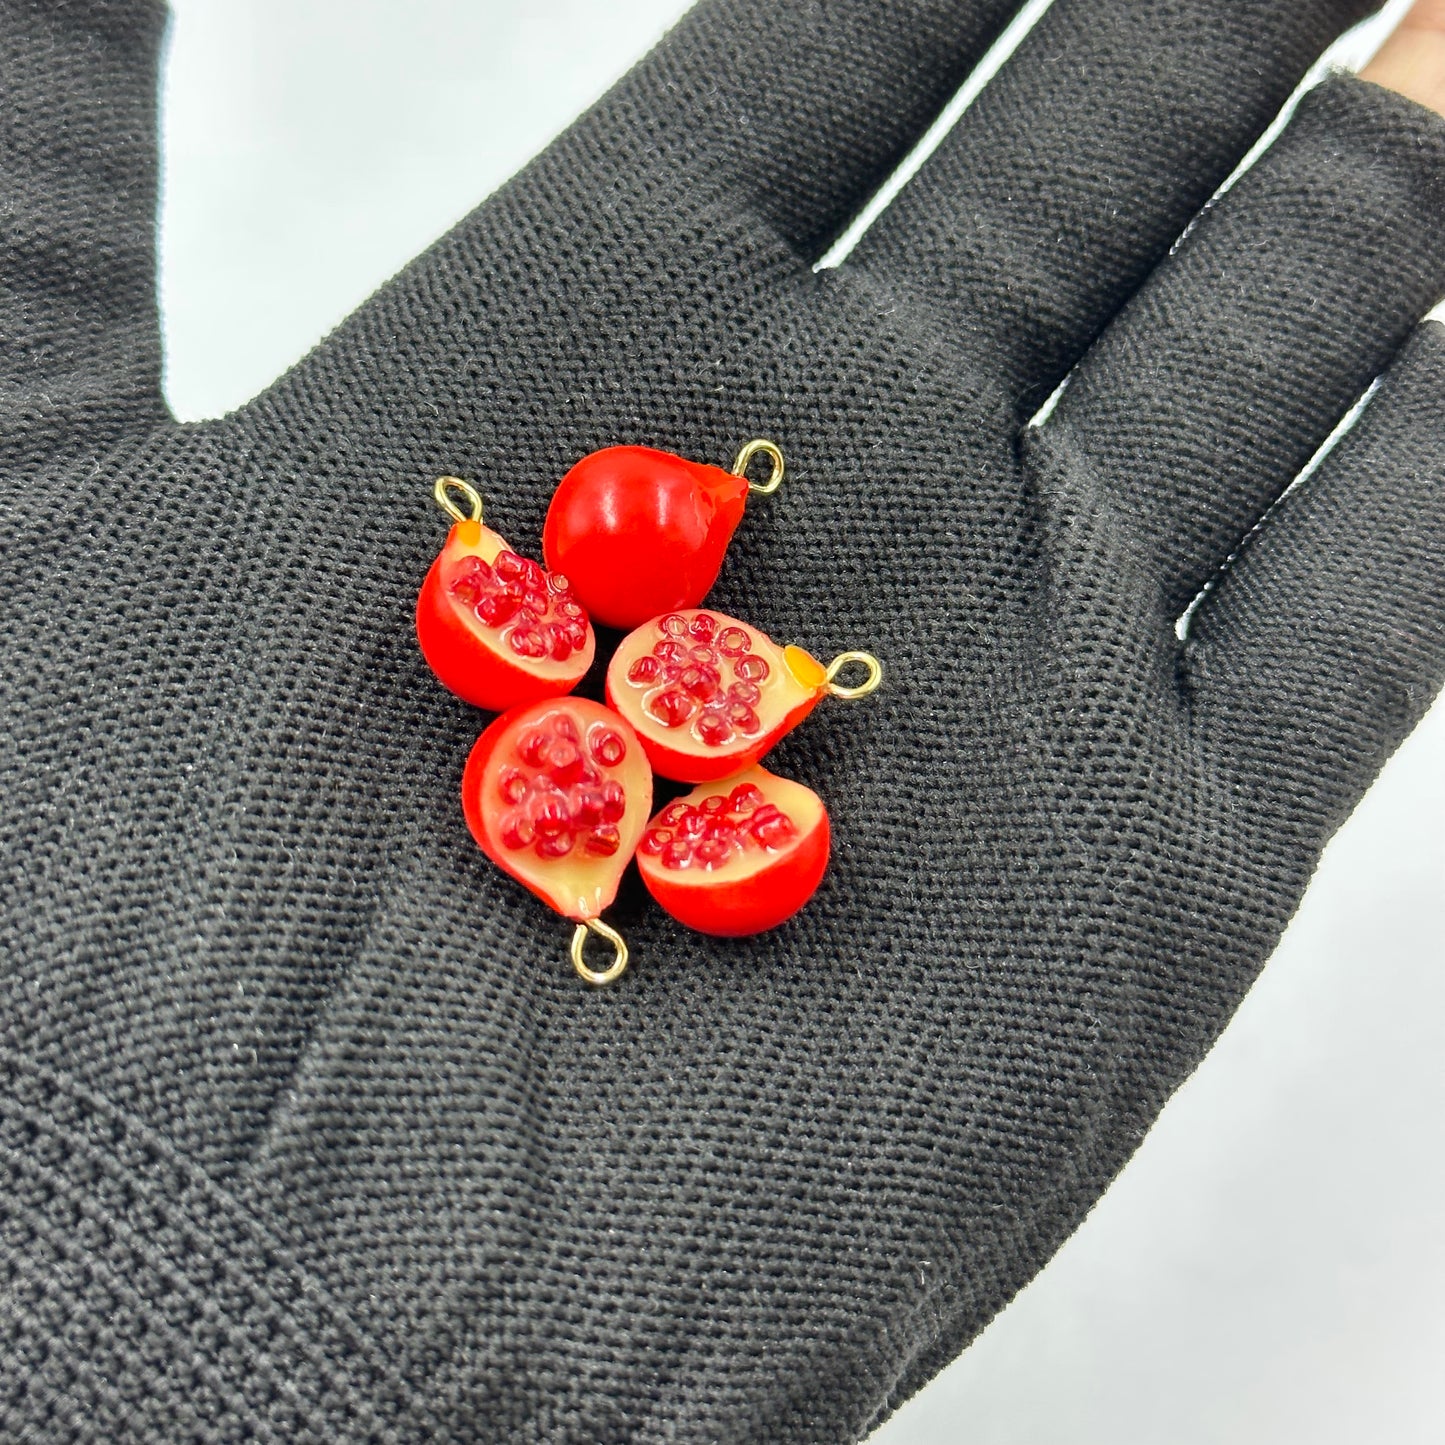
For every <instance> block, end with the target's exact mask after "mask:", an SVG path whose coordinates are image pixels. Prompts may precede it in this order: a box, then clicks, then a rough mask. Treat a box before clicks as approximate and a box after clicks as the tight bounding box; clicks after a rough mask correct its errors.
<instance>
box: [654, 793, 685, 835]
mask: <svg viewBox="0 0 1445 1445" xmlns="http://www.w3.org/2000/svg"><path fill="white" fill-rule="evenodd" d="M692 812H693V810H692V809H691V808H689V807H688V805H687V804H686V803H684V802H683V801H682V800H681V799H679V800H678V801H677V802H675V803H669V804H668V805H667V807H665V808H664V809H663V810H662V812H661V813H659V814H658V817H657V821H658V823H659V824H660V825H661V826H662V827H664V828H675V827H677V825H678V824H679V823H680V822H682V820H683V819H684V818H689V817H691V816H692Z"/></svg>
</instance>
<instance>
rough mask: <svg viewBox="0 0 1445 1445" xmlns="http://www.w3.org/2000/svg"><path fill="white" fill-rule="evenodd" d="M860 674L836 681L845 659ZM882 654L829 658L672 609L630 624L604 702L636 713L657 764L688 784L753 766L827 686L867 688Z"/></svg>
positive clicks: (836, 692)
mask: <svg viewBox="0 0 1445 1445" xmlns="http://www.w3.org/2000/svg"><path fill="white" fill-rule="evenodd" d="M853 664H856V665H858V666H860V667H862V668H864V669H865V676H864V679H863V681H862V682H860V683H858V684H857V685H856V686H853V687H845V686H843V685H841V684H840V683H838V682H837V681H835V679H836V677H837V675H838V673H839V672H840V671H841V670H842V669H843V668H844V667H847V666H849V665H853ZM882 680H883V668H882V666H881V665H880V663H879V662H878V659H877V658H876V657H874V656H872V654H871V653H867V652H844V653H842V654H840V655H839V656H838V657H835V658H834V659H833V661H832V662H830V663H829V664H828V665H827V666H826V667H825V666H824V665H823V664H822V663H821V662H819V661H818V659H817V658H815V657H813V656H811V655H810V654H809V653H807V652H805V651H804V650H803V649H802V648H801V647H779V646H778V645H777V643H775V642H773V641H772V640H771V639H770V638H769V637H768V636H767V635H766V634H764V633H762V632H759V631H758V629H757V628H756V627H749V626H748V625H747V624H746V623H743V622H739V621H738V620H737V619H736V618H734V617H725V616H723V614H722V613H720V612H705V611H700V610H697V609H692V610H689V611H685V612H668V613H665V614H664V615H663V616H661V617H657V618H654V619H653V620H652V621H651V622H648V623H646V624H645V625H644V626H642V627H639V628H637V629H636V630H635V631H633V632H630V633H629V634H628V635H627V636H626V637H624V638H623V639H622V641H621V642H620V643H619V644H618V646H617V651H616V652H615V653H614V654H613V657H612V662H611V665H610V666H609V667H608V669H607V701H608V703H609V704H610V705H611V707H612V708H613V709H615V710H616V712H618V713H619V714H620V715H621V716H622V717H624V718H626V719H627V721H628V722H630V723H631V724H632V726H633V728H634V729H635V730H636V732H637V735H638V737H639V738H640V739H641V740H642V746H643V747H644V748H645V749H646V750H647V756H648V759H649V761H650V762H651V763H652V767H653V771H654V772H657V773H660V774H661V775H662V776H663V777H664V778H675V779H676V780H677V781H678V782H682V783H703V782H709V781H711V780H712V779H714V778H726V777H730V776H731V775H732V774H733V773H737V772H741V771H742V770H743V769H744V768H748V767H751V766H752V764H753V763H755V762H757V761H758V759H759V758H761V757H762V756H763V754H764V753H766V752H767V750H768V749H769V748H770V747H772V746H773V744H774V743H775V742H777V741H778V739H779V738H781V737H782V736H783V734H784V733H787V732H789V731H791V729H793V728H794V727H796V726H797V725H798V723H800V722H801V721H802V720H803V719H804V718H805V717H806V716H807V715H808V714H809V713H810V712H812V710H813V709H814V708H815V707H816V706H817V705H818V702H819V701H820V700H821V699H822V698H823V697H824V696H827V695H831V696H833V697H841V698H857V697H866V696H867V695H868V694H869V693H870V692H873V691H874V690H875V689H876V688H877V687H878V685H879V683H880V682H881V681H882Z"/></svg>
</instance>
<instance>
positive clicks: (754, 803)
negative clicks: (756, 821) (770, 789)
mask: <svg viewBox="0 0 1445 1445" xmlns="http://www.w3.org/2000/svg"><path fill="white" fill-rule="evenodd" d="M763 802H764V799H763V790H762V789H761V788H760V787H758V785H757V784H756V783H739V784H738V785H737V787H735V788H734V789H733V790H732V792H731V793H729V794H728V811H729V812H732V813H751V812H752V811H753V809H754V808H761V807H762V805H763Z"/></svg>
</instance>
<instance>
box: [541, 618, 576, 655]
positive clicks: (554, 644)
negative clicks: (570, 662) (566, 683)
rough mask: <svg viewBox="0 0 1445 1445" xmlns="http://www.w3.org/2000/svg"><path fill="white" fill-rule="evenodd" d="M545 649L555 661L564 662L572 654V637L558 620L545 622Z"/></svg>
mask: <svg viewBox="0 0 1445 1445" xmlns="http://www.w3.org/2000/svg"><path fill="white" fill-rule="evenodd" d="M547 650H548V651H549V652H550V653H551V654H552V658H553V661H555V662H566V661H567V659H568V658H569V657H571V656H572V639H571V638H570V637H569V636H568V635H567V629H566V627H564V626H563V625H562V624H561V623H560V622H549V623H548V624H547Z"/></svg>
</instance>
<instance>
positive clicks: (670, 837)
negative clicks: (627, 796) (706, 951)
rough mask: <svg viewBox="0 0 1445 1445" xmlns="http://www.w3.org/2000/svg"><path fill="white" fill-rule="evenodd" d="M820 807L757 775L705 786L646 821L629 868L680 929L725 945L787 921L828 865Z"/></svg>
mask: <svg viewBox="0 0 1445 1445" xmlns="http://www.w3.org/2000/svg"><path fill="white" fill-rule="evenodd" d="M828 843H829V828H828V810H827V809H826V808H825V807H824V806H823V800H822V799H821V798H820V797H819V796H818V795H817V794H816V793H815V792H813V790H812V789H811V788H805V787H804V786H803V785H802V784H801V783H794V782H790V781H789V780H788V779H787V778H780V777H777V776H776V775H775V774H773V773H770V772H768V771H767V769H766V768H757V767H755V768H750V769H749V770H748V771H747V772H745V773H741V774H739V775H738V776H736V777H731V778H728V779H726V780H725V781H723V782H721V783H704V784H703V785H702V786H701V787H699V788H694V789H693V791H692V792H690V793H689V794H687V796H686V797H683V798H678V799H677V801H676V802H672V803H669V804H668V805H667V806H666V807H665V808H664V809H662V811H661V812H660V813H658V815H657V816H656V817H655V818H654V819H653V820H652V821H651V822H650V823H649V824H648V826H647V831H646V832H645V833H644V834H643V835H642V842H641V843H640V844H639V845H638V849H637V867H638V871H639V872H640V873H641V874H642V881H643V882H644V883H645V884H646V885H647V888H648V891H649V892H650V893H651V894H652V896H653V897H654V898H655V899H656V900H657V901H658V903H659V904H660V905H661V906H662V907H663V908H665V909H666V910H667V912H669V913H670V914H671V915H672V916H673V917H674V918H675V919H677V921H678V922H679V923H682V924H685V925H686V926H687V927H688V928H695V929H697V930H698V932H699V933H712V934H717V935H720V936H722V937H724V938H732V937H738V936H740V935H742V934H746V933H761V932H762V931H763V930H764V929H765V928H774V927H776V926H777V925H778V924H779V923H781V922H782V921H783V920H784V919H785V918H791V917H792V916H793V914H795V913H796V912H797V911H798V910H799V909H800V908H801V907H802V906H803V905H804V904H805V903H806V902H807V901H808V899H810V898H811V897H812V896H813V894H814V893H815V892H816V891H817V887H818V884H819V883H820V882H821V881H822V878H823V873H824V871H825V870H826V868H827V866H828Z"/></svg>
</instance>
